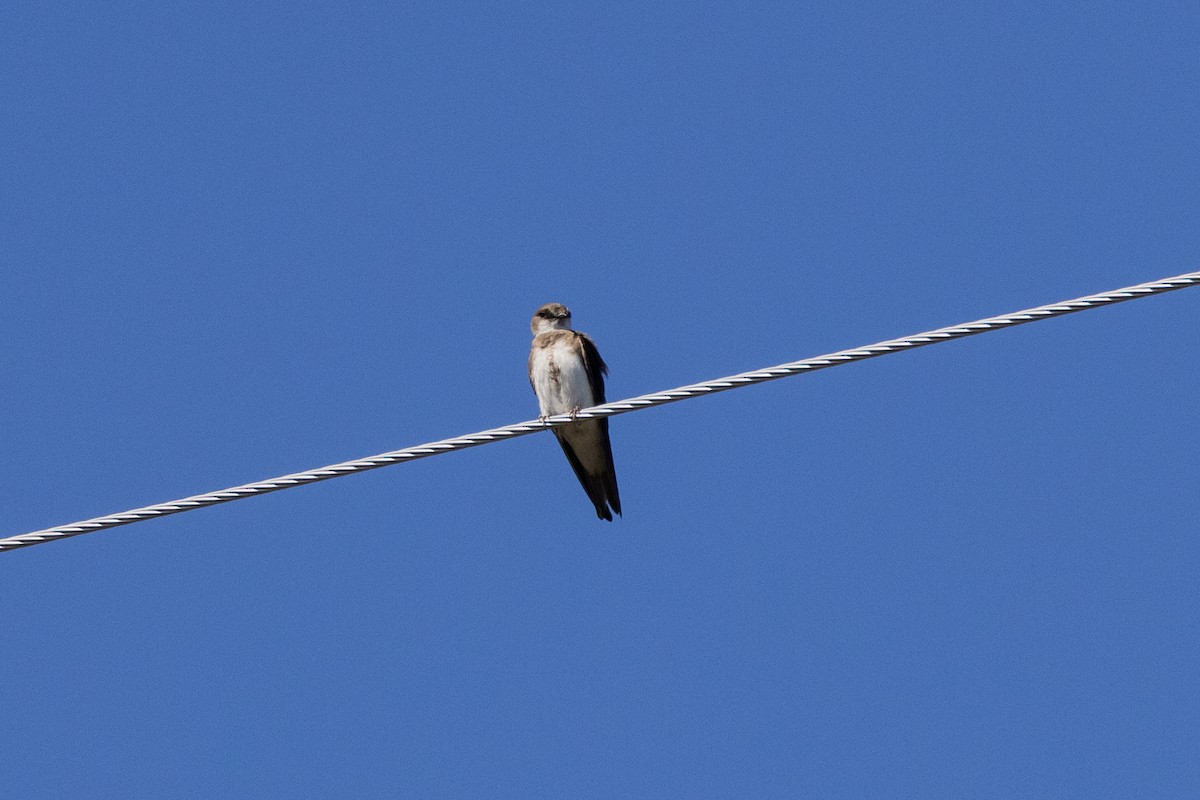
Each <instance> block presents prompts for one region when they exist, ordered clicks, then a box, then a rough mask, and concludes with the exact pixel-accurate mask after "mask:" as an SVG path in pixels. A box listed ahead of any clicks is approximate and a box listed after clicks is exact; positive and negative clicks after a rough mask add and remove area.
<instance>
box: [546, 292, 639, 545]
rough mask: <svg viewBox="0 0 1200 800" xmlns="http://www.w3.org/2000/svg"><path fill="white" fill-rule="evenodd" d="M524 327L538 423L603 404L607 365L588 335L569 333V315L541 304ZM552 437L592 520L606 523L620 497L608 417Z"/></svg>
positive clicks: (573, 425)
mask: <svg viewBox="0 0 1200 800" xmlns="http://www.w3.org/2000/svg"><path fill="white" fill-rule="evenodd" d="M529 327H530V330H531V331H533V347H532V348H531V349H530V351H529V384H530V386H532V387H533V392H534V394H536V395H537V399H538V407H539V408H540V409H541V418H542V419H543V420H544V419H546V418H547V417H552V416H555V415H557V414H571V415H574V414H577V413H578V412H579V410H580V409H582V408H587V407H589V406H597V405H601V404H602V403H604V402H605V399H604V376H605V375H607V374H608V365H607V364H605V363H604V359H602V358H600V351H598V350H597V349H596V343H595V342H593V341H592V339H591V337H590V336H588V335H587V334H586V333H580V332H579V331H575V330H572V329H571V311H570V310H569V309H568V308H567V307H566V306H564V305H563V304H562V303H546V304H545V305H544V306H542V307H541V308H539V309H538V310H537V313H535V314H534V315H533V319H532V320H530V323H529ZM554 435H555V437H557V439H558V443H559V444H560V445H561V446H562V449H563V452H564V453H565V454H566V456H567V461H569V462H571V468H572V469H573V470H575V476H576V477H577V478H579V483H580V484H582V486H583V490H584V491H585V492H587V496H588V499H590V500H591V501H592V505H594V506H595V507H596V516H597V517H598V518H600V519H602V520H606V521H608V522H612V518H613V516H612V512H613V511H615V512H617V514H618V515H619V514H620V513H621V496H620V494H619V493H618V492H617V471H616V468H615V467H614V466H613V455H612V442H611V441H610V440H609V438H608V418H607V417H602V418H600V419H581V420H577V421H575V422H572V423H570V424H569V425H563V426H560V427H557V428H555V429H554Z"/></svg>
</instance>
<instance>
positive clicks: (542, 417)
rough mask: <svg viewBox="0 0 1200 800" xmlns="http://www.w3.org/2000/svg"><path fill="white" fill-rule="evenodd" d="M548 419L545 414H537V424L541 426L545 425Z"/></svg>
mask: <svg viewBox="0 0 1200 800" xmlns="http://www.w3.org/2000/svg"><path fill="white" fill-rule="evenodd" d="M549 419H550V417H549V415H547V414H538V422H540V423H542V424H543V425H545V424H546V421H547V420H549Z"/></svg>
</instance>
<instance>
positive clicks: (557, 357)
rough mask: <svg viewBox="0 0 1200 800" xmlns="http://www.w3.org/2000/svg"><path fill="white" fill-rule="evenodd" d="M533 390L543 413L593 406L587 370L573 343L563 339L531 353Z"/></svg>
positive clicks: (550, 414)
mask: <svg viewBox="0 0 1200 800" xmlns="http://www.w3.org/2000/svg"><path fill="white" fill-rule="evenodd" d="M532 377H533V389H534V391H535V392H537V398H538V406H539V407H540V408H541V411H542V414H544V415H546V416H554V415H555V414H568V413H570V412H571V411H572V410H574V409H576V408H587V407H588V406H591V405H595V403H594V401H593V399H592V387H591V384H589V383H588V376H587V370H586V369H585V368H584V364H583V359H582V358H581V357H580V354H579V350H578V349H577V347H576V345H575V343H574V342H571V341H569V340H567V339H565V338H564V339H562V340H560V341H558V342H555V344H554V345H552V346H550V347H542V348H538V349H537V350H536V351H535V352H534V356H533V375H532Z"/></svg>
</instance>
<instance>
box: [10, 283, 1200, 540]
mask: <svg viewBox="0 0 1200 800" xmlns="http://www.w3.org/2000/svg"><path fill="white" fill-rule="evenodd" d="M1196 284H1200V272H1189V273H1186V274H1184V275H1177V276H1175V277H1173V278H1165V279H1163V280H1160V281H1153V282H1150V283H1141V284H1138V285H1137V286H1129V287H1126V288H1124V289H1117V290H1115V291H1111V292H1105V293H1103V294H1093V295H1088V296H1087V297H1080V298H1077V299H1075V300H1066V301H1063V302H1061V303H1054V304H1051V305H1045V306H1038V307H1037V308H1030V309H1026V310H1024V311H1017V312H1014V313H1012V314H1005V315H1003V316H999V317H988V318H987V319H981V320H977V321H975V322H967V323H964V324H962V325H955V326H952V327H949V328H938V329H937V330H933V331H927V332H925V333H918V334H916V335H914V336H906V337H904V338H902V339H889V340H887V341H884V342H877V343H876V344H869V345H866V346H865V347H858V348H855V349H853V350H839V351H838V352H836V353H829V354H828V355H823V356H816V357H815V358H806V359H803V360H801V361H792V362H789V363H787V364H780V365H778V366H775V367H767V368H766V369H760V370H756V371H754V372H742V373H740V374H738V375H730V376H729V377H727V378H718V379H716V380H711V381H704V382H703V383H693V384H690V385H688V386H680V387H679V388H677V389H668V390H667V391H665V392H657V393H655V394H644V395H641V396H639V397H632V398H630V399H628V400H620V401H618V402H615V403H606V404H604V405H600V406H593V407H591V408H586V409H583V410H582V411H580V412H579V413H578V414H576V415H575V416H574V417H572V416H570V415H567V414H561V415H558V416H554V417H550V418H548V419H546V420H544V421H543V420H528V421H526V422H518V423H516V424H514V425H505V426H503V427H501V428H492V429H490V430H486V431H480V432H478V433H469V434H466V435H465V436H458V437H455V438H453V439H442V440H441V441H437V442H430V443H428V444H422V445H417V446H416V447H406V448H404V449H402V450H392V451H390V452H387V453H380V454H379V455H377V456H370V457H368V458H360V459H358V460H356V461H343V462H341V463H340V464H331V465H330V466H327V467H319V468H318V469H312V470H308V471H306V472H296V473H293V474H291V475H284V476H282V477H279V478H271V479H270V480H265V481H259V482H257V483H247V484H244V485H242V486H234V487H232V488H230V489H222V490H220V491H217V492H210V493H208V494H198V495H194V496H192V497H185V498H183V499H182V500H172V501H171V502H169V503H159V504H157V505H153V506H146V507H144V508H135V509H133V510H131V511H123V512H121V513H120V514H110V515H109V516H106V517H95V518H94V519H88V520H84V521H82V522H73V523H71V524H70V525H60V526H58V527H56V528H46V529H45V530H40V531H33V532H31V533H24V534H21V535H19V536H10V537H8V538H6V539H0V552H2V551H6V550H15V549H17V548H20V547H28V546H30V545H34V544H41V543H42V542H51V541H56V540H58V539H66V538H68V537H71V536H78V535H80V534H83V533H91V532H92V531H100V530H104V529H106V528H115V527H117V526H119V525H128V524H129V523H131V522H139V521H141V520H145V519H153V518H155V517H165V516H167V515H169V514H178V513H180V512H182V511H190V510H192V509H194V508H203V507H205V506H213V505H217V504H218V503H228V502H230V501H233V500H240V499H241V498H243V497H250V496H252V495H259V494H267V493H268V492H277V491H279V490H281V489H289V488H291V487H293V486H300V485H302V484H306V483H316V482H317V481H324V480H329V479H330V478H337V477H340V476H342V475H351V474H354V473H356V472H366V471H367V470H371V469H378V468H379V467H386V466H388V465H389V464H398V463H400V462H404V461H415V460H416V459H418V458H425V457H427V456H434V455H438V454H440V453H449V452H453V451H454V450H464V449H466V448H468V447H477V446H479V445H482V444H488V443H490V442H496V441H501V440H503V439H512V438H514V437H517V436H525V435H527V434H530V433H537V432H538V431H543V430H547V429H549V428H555V427H558V426H559V425H566V424H569V423H570V422H572V421H573V420H574V419H591V418H595V417H611V416H615V415H617V414H625V413H628V412H630V411H637V410H639V409H643V408H650V407H651V406H660V405H664V404H666V403H674V402H676V401H678V400H685V399H687V398H690V397H697V396H699V395H705V394H713V393H715V392H723V391H726V390H727V389H735V388H738V387H740V386H749V385H750V384H755V383H763V382H765V381H772V380H776V379H778V378H784V377H787V376H789V375H799V374H802V373H806V372H815V371H817V370H821V369H825V368H827V367H835V366H838V365H839V364H848V363H850V362H853V361H863V360H865V359H868V358H874V357H875V356H882V355H886V354H888V353H895V352H899V351H901V350H911V349H914V348H917V347H924V346H925V345H929V344H936V343H938V342H945V341H949V340H951V339H961V338H963V337H966V336H973V335H975V334H977V333H983V332H985V331H990V330H995V329H997V328H1007V327H1012V326H1014V325H1023V324H1025V323H1026V322H1034V321H1037V320H1041V319H1048V318H1050V317H1060V316H1063V315H1064V314H1071V313H1073V312H1076V311H1083V310H1084V309H1088V308H1095V307H1097V306H1105V305H1112V304H1114V303H1121V302H1124V301H1126V300H1133V299H1135V298H1138V297H1147V296H1149V295H1154V294H1162V293H1163V292H1170V291H1173V290H1175V289H1182V288H1184V287H1187V286H1195V285H1196Z"/></svg>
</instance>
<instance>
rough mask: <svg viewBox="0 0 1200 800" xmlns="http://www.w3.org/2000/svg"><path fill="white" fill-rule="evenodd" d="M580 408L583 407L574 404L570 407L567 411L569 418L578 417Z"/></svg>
mask: <svg viewBox="0 0 1200 800" xmlns="http://www.w3.org/2000/svg"><path fill="white" fill-rule="evenodd" d="M582 410H583V407H582V406H575V407H574V408H572V409H571V410H570V411H568V412H567V413H568V414H570V415H571V419H576V418H578V417H579V412H580V411H582Z"/></svg>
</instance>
